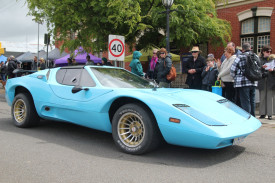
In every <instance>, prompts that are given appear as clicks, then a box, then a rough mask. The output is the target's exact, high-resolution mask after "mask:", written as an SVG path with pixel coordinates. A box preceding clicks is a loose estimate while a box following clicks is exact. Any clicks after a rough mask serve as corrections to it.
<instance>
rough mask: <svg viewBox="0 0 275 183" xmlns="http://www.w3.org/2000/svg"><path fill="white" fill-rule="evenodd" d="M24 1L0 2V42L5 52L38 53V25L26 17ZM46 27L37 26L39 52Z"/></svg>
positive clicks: (26, 9) (3, 0)
mask: <svg viewBox="0 0 275 183" xmlns="http://www.w3.org/2000/svg"><path fill="white" fill-rule="evenodd" d="M28 11H29V10H28V7H27V4H25V0H0V42H1V43H2V48H6V51H19V52H27V51H30V52H32V53H34V52H37V51H38V24H37V23H36V22H34V21H33V20H32V19H33V17H32V16H27V13H28ZM45 33H47V26H46V24H44V25H41V24H40V25H39V50H41V49H46V48H45V47H44V34H45Z"/></svg>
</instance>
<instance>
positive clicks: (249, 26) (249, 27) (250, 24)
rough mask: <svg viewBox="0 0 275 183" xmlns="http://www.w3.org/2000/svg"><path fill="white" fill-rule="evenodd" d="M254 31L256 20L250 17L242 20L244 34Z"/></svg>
mask: <svg viewBox="0 0 275 183" xmlns="http://www.w3.org/2000/svg"><path fill="white" fill-rule="evenodd" d="M251 33H254V20H253V18H250V19H248V20H245V21H243V22H242V34H251Z"/></svg>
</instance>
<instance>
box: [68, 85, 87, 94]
mask: <svg viewBox="0 0 275 183" xmlns="http://www.w3.org/2000/svg"><path fill="white" fill-rule="evenodd" d="M81 90H85V91H88V90H89V89H88V88H82V87H81V86H74V87H73V89H72V93H77V92H80V91H81Z"/></svg>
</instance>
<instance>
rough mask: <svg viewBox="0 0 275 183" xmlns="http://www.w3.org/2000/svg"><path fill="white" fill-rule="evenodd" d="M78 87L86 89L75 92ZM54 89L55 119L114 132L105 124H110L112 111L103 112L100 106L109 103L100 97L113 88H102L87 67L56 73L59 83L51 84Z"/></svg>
mask: <svg viewBox="0 0 275 183" xmlns="http://www.w3.org/2000/svg"><path fill="white" fill-rule="evenodd" d="M75 86H78V87H81V88H82V89H83V90H80V91H79V92H77V93H73V92H72V89H73V88H74V87H75ZM50 87H51V89H52V91H53V93H54V95H55V96H56V98H57V99H56V100H55V102H56V103H55V110H53V111H54V112H53V113H54V114H53V115H54V116H55V118H58V119H61V120H65V121H70V122H74V123H76V124H80V125H83V126H87V127H91V128H95V129H100V130H104V131H110V128H111V127H110V126H108V125H106V124H105V123H106V121H109V117H108V112H106V111H105V112H104V113H102V111H101V109H100V107H99V106H103V105H104V104H103V102H104V101H105V100H101V98H100V97H101V96H102V95H104V94H107V93H109V92H111V91H112V89H109V88H104V87H101V86H98V85H97V84H96V82H95V81H94V79H93V78H92V76H91V75H90V73H89V72H88V71H87V70H86V69H85V68H73V69H72V68H68V69H66V68H65V69H62V68H61V69H60V70H59V71H57V73H56V82H55V80H53V81H52V82H50ZM102 99H104V98H102ZM102 121H103V122H102ZM104 124H105V125H104ZM107 128H108V129H107Z"/></svg>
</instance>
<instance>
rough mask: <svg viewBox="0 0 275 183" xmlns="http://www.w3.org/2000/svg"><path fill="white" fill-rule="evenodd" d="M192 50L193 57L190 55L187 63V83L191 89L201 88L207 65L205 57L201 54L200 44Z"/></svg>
mask: <svg viewBox="0 0 275 183" xmlns="http://www.w3.org/2000/svg"><path fill="white" fill-rule="evenodd" d="M190 52H191V53H192V57H190V58H189V59H188V60H187V63H186V70H187V79H186V84H187V85H188V86H189V88H190V89H199V90H200V89H201V87H202V77H201V73H202V71H203V68H204V67H205V66H206V63H205V59H204V58H203V57H202V56H200V53H201V51H200V49H199V47H198V46H194V47H193V48H192V50H191V51H190Z"/></svg>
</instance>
